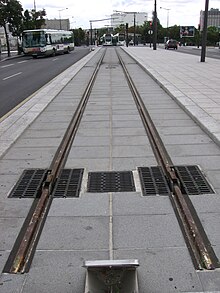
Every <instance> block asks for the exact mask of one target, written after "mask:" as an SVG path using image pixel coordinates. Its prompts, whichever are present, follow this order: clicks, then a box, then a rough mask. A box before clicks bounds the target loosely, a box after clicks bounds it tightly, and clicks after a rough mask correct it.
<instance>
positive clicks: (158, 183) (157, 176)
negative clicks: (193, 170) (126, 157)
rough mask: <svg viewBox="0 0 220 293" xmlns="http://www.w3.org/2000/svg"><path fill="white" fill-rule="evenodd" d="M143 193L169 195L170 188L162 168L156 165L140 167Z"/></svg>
mask: <svg viewBox="0 0 220 293" xmlns="http://www.w3.org/2000/svg"><path fill="white" fill-rule="evenodd" d="M137 169H138V173H139V177H140V182H141V188H142V194H143V195H169V194H170V189H169V186H168V184H167V181H166V178H165V176H164V175H163V172H162V169H161V168H160V167H159V166H155V167H138V168H137Z"/></svg>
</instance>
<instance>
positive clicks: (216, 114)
mask: <svg viewBox="0 0 220 293" xmlns="http://www.w3.org/2000/svg"><path fill="white" fill-rule="evenodd" d="M123 49H124V50H125V51H126V52H128V53H129V54H130V55H131V56H132V57H133V58H134V59H136V60H137V62H138V63H140V64H142V66H143V67H144V68H145V69H146V70H147V71H148V73H149V74H150V75H151V76H152V77H153V79H154V80H156V81H157V82H158V83H159V84H160V85H161V87H162V88H163V89H165V91H166V92H167V93H169V94H170V96H172V98H173V99H175V100H176V101H177V102H178V104H180V105H181V106H182V107H183V108H184V109H185V111H186V112H187V113H188V114H189V115H190V116H191V117H192V118H193V119H194V120H195V121H196V122H197V123H198V124H199V125H200V126H201V127H202V129H203V130H204V131H205V132H206V133H207V134H208V135H209V136H210V137H211V138H212V139H213V140H214V141H215V142H216V143H217V144H218V145H220V60H216V59H212V58H208V57H206V62H200V56H195V55H189V54H184V53H179V52H176V51H173V50H172V51H171V50H170V51H169V50H164V49H160V48H158V49H157V50H152V49H150V48H143V47H135V48H123Z"/></svg>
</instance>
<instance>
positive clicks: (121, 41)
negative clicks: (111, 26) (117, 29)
mask: <svg viewBox="0 0 220 293" xmlns="http://www.w3.org/2000/svg"><path fill="white" fill-rule="evenodd" d="M114 39H115V44H116V46H125V45H126V41H125V34H124V33H117V34H116V35H114Z"/></svg>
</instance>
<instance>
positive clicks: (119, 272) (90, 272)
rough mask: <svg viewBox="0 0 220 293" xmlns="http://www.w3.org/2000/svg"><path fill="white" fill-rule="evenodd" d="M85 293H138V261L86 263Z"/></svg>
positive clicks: (95, 261)
mask: <svg viewBox="0 0 220 293" xmlns="http://www.w3.org/2000/svg"><path fill="white" fill-rule="evenodd" d="M83 266H84V267H85V268H86V269H87V272H86V283H85V291H84V293H99V292H114V293H116V292H120V293H138V292H139V291H138V280H137V270H136V268H137V267H138V266H139V263H138V260H137V259H132V260H94V261H85V262H84V265H83Z"/></svg>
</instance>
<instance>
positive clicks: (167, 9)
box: [160, 7, 170, 30]
mask: <svg viewBox="0 0 220 293" xmlns="http://www.w3.org/2000/svg"><path fill="white" fill-rule="evenodd" d="M160 9H164V10H166V11H167V30H168V27H169V11H170V8H164V7H160Z"/></svg>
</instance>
